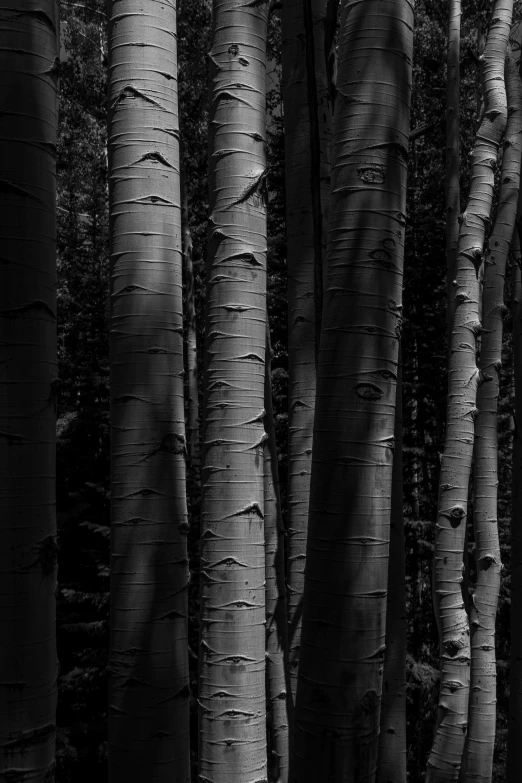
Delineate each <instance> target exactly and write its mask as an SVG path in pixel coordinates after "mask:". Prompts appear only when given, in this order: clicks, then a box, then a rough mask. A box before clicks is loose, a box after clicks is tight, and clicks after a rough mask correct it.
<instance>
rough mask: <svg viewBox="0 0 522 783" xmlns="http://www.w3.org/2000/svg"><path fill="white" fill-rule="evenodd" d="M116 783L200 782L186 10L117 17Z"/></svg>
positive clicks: (113, 92)
mask: <svg viewBox="0 0 522 783" xmlns="http://www.w3.org/2000/svg"><path fill="white" fill-rule="evenodd" d="M108 109H109V187H110V189H109V193H110V242H111V268H110V274H111V335H110V349H111V639H110V657H109V667H108V671H109V774H110V779H111V780H112V781H114V783H119V782H120V781H126V783H132V781H140V783H143V781H145V780H147V781H155V783H159V781H169V783H174V781H175V782H176V783H187V781H189V780H190V751H189V723H188V719H189V712H188V702H189V687H188V649H187V585H188V560H187V546H186V535H187V529H188V523H187V509H186V497H185V454H186V445H185V422H184V402H183V328H182V281H181V277H182V258H181V208H180V182H179V144H178V137H179V131H178V96H177V58H176V3H175V2H165V3H161V4H160V3H156V2H152V0H147V1H146V2H145V3H140V2H136V0H112V2H111V3H110V5H109V96H108Z"/></svg>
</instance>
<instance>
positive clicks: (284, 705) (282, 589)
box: [264, 327, 292, 783]
mask: <svg viewBox="0 0 522 783" xmlns="http://www.w3.org/2000/svg"><path fill="white" fill-rule="evenodd" d="M265 429H266V435H267V438H266V441H265V505H264V514H265V567H266V575H265V580H266V590H265V595H266V682H267V700H268V710H269V727H270V729H269V736H270V742H269V749H270V756H269V769H268V771H269V780H274V781H276V783H287V782H288V762H289V752H288V751H289V717H290V716H289V712H290V710H291V703H292V701H291V693H290V682H289V666H288V629H287V611H286V585H285V538H284V535H285V531H284V527H283V518H282V514H281V498H280V494H279V474H278V461H277V446H276V437H275V424H274V413H273V408H272V375H271V348H270V333H269V330H268V327H267V344H266V369H265ZM270 773H271V775H272V776H271V777H270Z"/></svg>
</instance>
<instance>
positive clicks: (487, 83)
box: [427, 0, 513, 783]
mask: <svg viewBox="0 0 522 783" xmlns="http://www.w3.org/2000/svg"><path fill="white" fill-rule="evenodd" d="M512 6H513V3H512V2H507V0H497V1H496V2H495V3H494V8H493V15H492V21H491V27H490V31H489V35H488V39H487V43H486V48H485V51H484V66H483V67H484V87H485V96H486V99H485V100H486V107H485V113H484V117H483V120H482V123H481V125H480V128H479V130H478V133H477V137H476V140H475V144H474V149H473V155H472V171H471V185H470V193H469V199H468V204H467V207H466V210H465V212H464V214H463V216H462V223H461V227H460V231H459V241H458V258H457V275H456V281H457V282H456V285H455V286H454V296H455V316H454V323H453V330H452V333H451V338H450V366H449V382H448V419H447V425H446V440H445V449H444V454H443V456H442V458H441V473H440V485H439V506H438V513H437V524H436V535H435V548H434V561H433V569H434V576H433V582H434V584H433V587H434V592H435V595H434V600H435V601H436V602H437V604H438V613H439V617H440V631H441V683H440V696H439V709H438V715H437V725H436V730H435V738H434V743H433V747H432V750H431V753H430V756H429V759H428V774H427V781H428V782H429V783H442V781H455V780H457V779H458V776H459V770H460V766H461V762H462V753H463V749H464V741H465V738H466V728H467V722H468V701H469V677H470V655H471V653H470V635H469V634H470V632H469V623H468V616H467V613H466V609H465V605H464V600H463V595H462V585H461V583H462V569H463V557H462V555H463V547H464V539H465V528H466V520H467V507H468V487H469V476H470V471H471V462H472V456H473V439H474V421H475V416H476V414H477V408H476V402H477V387H478V383H479V370H478V368H477V365H476V337H477V334H478V332H479V330H480V323H479V297H480V284H479V276H480V270H481V266H482V263H483V252H484V237H485V229H486V226H487V224H488V221H489V219H490V212H491V205H492V199H493V189H494V170H495V165H496V161H497V153H498V147H499V144H500V141H501V138H502V135H503V132H504V129H505V126H506V92H505V86H504V61H505V56H506V45H507V40H508V36H509V29H510V24H511V15H512V10H513V9H512Z"/></svg>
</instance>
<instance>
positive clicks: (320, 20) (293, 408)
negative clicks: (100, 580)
mask: <svg viewBox="0 0 522 783" xmlns="http://www.w3.org/2000/svg"><path fill="white" fill-rule="evenodd" d="M325 14H326V0H285V2H284V3H283V12H282V25H283V46H282V61H283V104H284V122H285V167H286V177H285V179H286V236H287V264H288V372H289V395H288V521H287V529H288V623H289V633H288V635H289V644H290V666H291V670H290V671H291V677H292V692H293V695H294V697H295V689H296V686H297V666H298V663H299V649H300V640H301V616H302V599H303V585H304V567H305V557H306V531H307V527H308V507H309V499H310V469H311V458H312V434H313V420H314V405H315V385H316V367H315V365H316V353H317V348H318V339H317V335H318V332H319V327H320V317H321V306H322V271H323V259H324V252H325V248H326V225H327V223H326V208H327V205H328V192H329V176H330V171H329V145H330V139H331V124H330V107H329V96H328V81H327V76H326V61H325V55H324V23H325Z"/></svg>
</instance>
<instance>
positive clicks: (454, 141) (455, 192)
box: [445, 0, 462, 335]
mask: <svg viewBox="0 0 522 783" xmlns="http://www.w3.org/2000/svg"><path fill="white" fill-rule="evenodd" d="M461 15H462V12H461V0H449V24H448V82H447V98H446V180H445V184H446V262H447V266H448V291H447V293H448V308H447V316H448V335H449V334H451V329H452V324H453V318H454V315H455V298H454V285H455V278H456V275H457V245H458V238H459V223H458V217H459V215H460V181H459V173H460V20H461Z"/></svg>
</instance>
